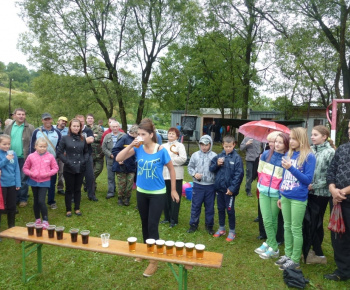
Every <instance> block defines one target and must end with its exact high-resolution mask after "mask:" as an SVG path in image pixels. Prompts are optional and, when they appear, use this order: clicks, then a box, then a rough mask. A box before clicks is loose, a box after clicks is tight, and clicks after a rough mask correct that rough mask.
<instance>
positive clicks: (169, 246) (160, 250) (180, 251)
mask: <svg viewBox="0 0 350 290" xmlns="http://www.w3.org/2000/svg"><path fill="white" fill-rule="evenodd" d="M136 241H137V238H135V237H130V238H128V243H129V251H130V252H135V251H136ZM146 245H147V252H148V253H150V254H153V253H155V252H156V253H157V254H158V255H163V254H164V247H165V253H166V255H167V256H172V255H174V247H175V250H176V251H175V255H176V256H177V257H182V256H183V255H184V248H185V249H186V257H187V258H193V252H194V249H195V250H196V258H197V259H198V260H202V259H203V255H204V249H205V246H204V245H202V244H197V245H195V244H194V243H184V242H174V241H164V240H154V239H147V240H146Z"/></svg>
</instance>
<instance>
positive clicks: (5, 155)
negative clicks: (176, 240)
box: [0, 134, 21, 228]
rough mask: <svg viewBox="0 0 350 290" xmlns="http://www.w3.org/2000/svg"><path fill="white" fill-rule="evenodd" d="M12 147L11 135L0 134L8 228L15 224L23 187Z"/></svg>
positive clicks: (2, 178) (1, 167) (4, 204)
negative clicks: (18, 199)
mask: <svg viewBox="0 0 350 290" xmlns="http://www.w3.org/2000/svg"><path fill="white" fill-rule="evenodd" d="M10 147H11V137H10V136H9V135H6V134H2V135H0V170H1V179H0V180H1V189H2V197H3V206H2V207H3V208H4V209H3V210H0V221H1V213H2V212H3V213H4V212H7V225H8V228H12V227H14V226H15V215H16V198H17V190H19V189H20V188H21V173H20V169H19V165H18V159H17V155H16V153H15V152H14V151H13V150H10Z"/></svg>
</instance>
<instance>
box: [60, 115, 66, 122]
mask: <svg viewBox="0 0 350 290" xmlns="http://www.w3.org/2000/svg"><path fill="white" fill-rule="evenodd" d="M59 120H62V121H66V122H68V119H67V118H66V117H64V116H61V117H59V118H58V121H59Z"/></svg>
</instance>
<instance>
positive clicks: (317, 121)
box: [314, 119, 323, 126]
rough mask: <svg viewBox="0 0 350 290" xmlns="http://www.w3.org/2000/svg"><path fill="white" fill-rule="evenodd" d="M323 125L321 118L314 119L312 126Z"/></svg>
mask: <svg viewBox="0 0 350 290" xmlns="http://www.w3.org/2000/svg"><path fill="white" fill-rule="evenodd" d="M318 125H323V119H314V126H318Z"/></svg>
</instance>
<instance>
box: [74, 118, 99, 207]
mask: <svg viewBox="0 0 350 290" xmlns="http://www.w3.org/2000/svg"><path fill="white" fill-rule="evenodd" d="M75 118H76V119H78V120H79V121H80V124H81V126H82V128H83V130H82V132H83V135H84V136H85V140H86V143H87V144H88V149H89V159H88V161H87V162H86V170H85V184H86V189H87V193H88V198H89V200H90V201H98V199H97V198H96V195H95V180H94V168H93V163H92V148H91V144H92V143H93V142H94V139H95V138H94V133H93V132H92V131H91V129H89V128H88V127H86V126H85V118H84V116H83V115H76V116H75Z"/></svg>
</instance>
